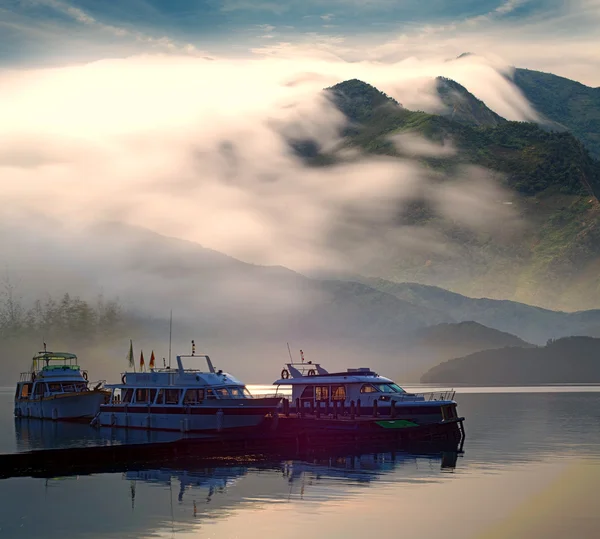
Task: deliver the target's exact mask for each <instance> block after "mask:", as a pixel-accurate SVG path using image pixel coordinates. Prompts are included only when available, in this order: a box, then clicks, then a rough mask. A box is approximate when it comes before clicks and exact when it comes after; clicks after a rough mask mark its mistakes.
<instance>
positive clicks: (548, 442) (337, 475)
mask: <svg viewBox="0 0 600 539" xmlns="http://www.w3.org/2000/svg"><path fill="white" fill-rule="evenodd" d="M12 393H13V390H12V388H8V389H5V390H2V389H0V452H4V453H7V452H14V451H23V450H28V449H32V448H42V447H61V446H69V445H81V444H84V443H85V444H99V443H101V444H105V443H122V442H123V441H146V440H147V438H146V440H144V439H142V438H143V437H145V436H147V435H146V434H145V433H142V434H136V435H130V438H129V439H127V440H125V439H124V438H123V437H122V436H123V433H121V434H120V435H119V436H115V435H114V433H111V432H110V431H108V432H104V431H98V430H94V429H91V428H88V427H87V426H86V425H70V424H61V423H51V422H39V421H33V420H19V421H15V420H14V418H13V417H12ZM456 400H457V401H458V403H459V411H460V413H461V415H463V416H465V417H466V423H465V428H466V432H467V439H466V442H465V445H464V454H462V455H459V456H458V457H456V456H455V455H451V454H443V455H442V454H433V455H410V454H406V453H402V452H395V453H391V452H388V453H374V454H363V455H347V454H344V452H338V453H337V454H335V455H331V456H327V457H324V458H319V459H317V460H315V459H311V460H310V461H298V460H290V461H284V462H282V461H276V462H268V461H264V460H261V461H255V462H252V463H250V464H249V463H248V462H247V461H244V462H243V463H242V462H239V463H228V465H226V466H225V465H224V466H220V467H212V468H198V469H187V470H182V469H173V468H172V467H170V466H169V463H168V462H165V463H164V467H163V468H160V469H154V470H143V471H130V472H126V473H118V474H114V473H113V474H99V475H91V476H75V477H64V478H52V479H46V478H14V479H4V480H0V500H1V501H2V503H0V538H2V539H4V538H6V539H12V538H16V537H19V538H21V537H28V538H37V537H40V538H46V537H47V538H59V537H60V538H66V537H68V538H72V537H86V538H100V537H115V538H116V537H130V538H147V537H148V538H149V537H160V538H162V537H165V538H167V537H173V538H175V539H182V538H188V537H189V538H192V537H194V538H196V537H211V538H221V537H222V538H248V539H252V538H266V537H275V536H276V537H278V538H282V539H285V538H308V537H311V538H313V537H316V538H332V537H334V538H337V537H347V538H349V539H358V538H361V539H363V538H375V537H384V536H385V537H400V536H407V537H419V538H429V537H431V538H436V539H437V538H440V537H441V538H444V539H447V538H454V537H456V538H459V537H460V538H467V537H474V538H508V539H510V538H524V539H525V538H533V539H535V538H538V537H539V538H554V537H556V538H558V537H561V538H564V537H565V536H569V537H573V538H597V537H600V511H599V509H600V502H599V501H598V500H599V498H598V485H600V388H599V387H587V386H562V387H545V388H463V389H458V393H457V395H456Z"/></svg>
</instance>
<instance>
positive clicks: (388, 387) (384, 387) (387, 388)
mask: <svg viewBox="0 0 600 539" xmlns="http://www.w3.org/2000/svg"><path fill="white" fill-rule="evenodd" d="M374 385H375V387H376V388H377V389H379V391H381V392H382V393H397V391H396V390H395V389H393V388H392V384H374Z"/></svg>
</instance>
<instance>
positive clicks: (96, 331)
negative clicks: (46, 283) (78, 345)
mask: <svg viewBox="0 0 600 539" xmlns="http://www.w3.org/2000/svg"><path fill="white" fill-rule="evenodd" d="M127 325H128V324H127V320H126V316H125V315H124V312H123V309H122V307H121V305H120V303H119V301H118V299H106V298H104V297H103V295H101V294H100V295H99V296H98V297H97V298H96V301H95V302H90V301H87V300H85V299H81V298H80V297H78V296H71V295H70V294H69V293H65V294H64V295H62V297H60V298H58V299H57V298H54V297H52V296H50V295H49V296H47V297H46V298H44V299H37V300H35V301H34V302H33V303H29V304H28V305H26V304H25V302H24V301H23V299H22V297H21V296H19V294H18V292H17V289H16V287H15V286H14V285H13V284H12V283H10V282H5V283H4V284H3V285H2V286H0V338H1V339H2V340H13V339H15V340H20V339H22V338H34V337H35V338H36V339H39V338H42V337H44V336H45V337H47V338H50V339H52V340H60V341H63V340H69V341H71V340H78V341H79V340H82V341H86V340H87V341H88V342H89V343H90V344H92V343H93V341H95V340H97V339H100V338H107V337H116V336H120V335H122V334H124V333H125V331H126V326H127Z"/></svg>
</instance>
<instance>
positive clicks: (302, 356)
mask: <svg viewBox="0 0 600 539" xmlns="http://www.w3.org/2000/svg"><path fill="white" fill-rule="evenodd" d="M300 357H301V358H302V363H304V352H303V351H302V350H300Z"/></svg>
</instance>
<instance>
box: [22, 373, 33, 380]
mask: <svg viewBox="0 0 600 539" xmlns="http://www.w3.org/2000/svg"><path fill="white" fill-rule="evenodd" d="M31 374H32V373H31V372H22V373H21V376H20V378H19V382H31Z"/></svg>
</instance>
